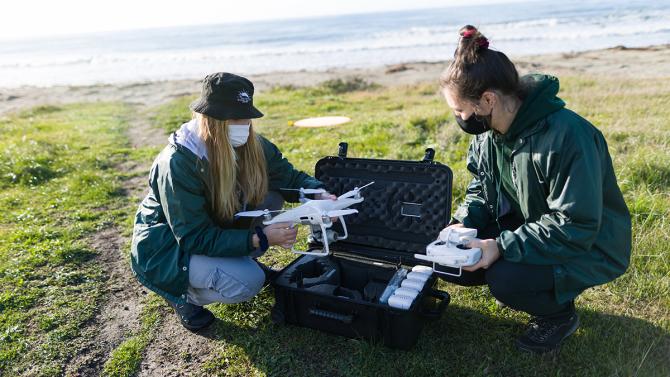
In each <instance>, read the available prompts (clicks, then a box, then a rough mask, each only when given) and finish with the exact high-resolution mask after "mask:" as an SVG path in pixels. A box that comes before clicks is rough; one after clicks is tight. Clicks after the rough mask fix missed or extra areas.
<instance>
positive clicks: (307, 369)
mask: <svg viewBox="0 0 670 377" xmlns="http://www.w3.org/2000/svg"><path fill="white" fill-rule="evenodd" d="M669 84H670V80H668V79H653V80H623V79H601V78H599V79H597V80H596V79H593V78H584V77H567V78H564V79H562V87H563V88H562V91H561V93H560V95H561V97H562V98H563V99H565V100H566V102H567V103H568V107H569V108H571V109H573V110H575V111H577V112H578V113H580V114H581V115H583V116H584V117H586V118H587V119H589V120H590V121H591V122H592V123H594V124H595V125H596V126H597V127H598V128H600V129H601V130H602V131H603V133H604V134H605V136H606V139H607V140H608V143H609V148H610V151H611V153H612V158H613V161H614V166H615V169H616V172H617V176H618V179H619V183H620V186H621V188H622V191H623V193H624V195H625V198H626V201H627V203H628V205H629V207H630V210H631V214H632V218H633V235H634V249H633V256H632V260H631V266H630V268H629V270H628V272H627V273H626V274H625V275H624V276H622V277H621V278H619V279H617V280H615V281H614V282H612V283H609V284H606V285H604V286H601V287H596V288H594V289H590V290H588V291H587V292H585V293H584V294H582V295H581V296H580V298H579V299H578V302H577V305H578V310H579V312H580V315H581V317H582V323H583V324H582V327H581V328H580V329H579V330H578V332H577V333H576V334H575V336H573V337H572V338H570V339H569V340H568V341H567V342H566V344H565V345H564V347H563V349H562V351H561V353H560V355H559V356H558V357H536V356H532V355H525V354H521V353H519V352H518V351H516V349H515V348H514V346H513V339H514V337H515V336H517V335H518V334H519V333H520V332H521V331H522V330H523V328H524V325H525V321H526V320H527V319H528V317H527V316H526V315H524V314H521V313H516V312H513V311H510V310H507V309H498V308H497V307H496V306H495V304H494V300H493V297H492V296H491V295H490V293H489V292H488V289H486V288H464V287H456V286H453V285H448V284H444V283H442V284H441V287H442V288H444V289H446V290H448V291H449V292H451V293H452V297H453V304H452V305H451V307H450V308H449V309H447V312H446V314H445V316H444V317H443V318H442V319H440V320H439V321H437V322H434V323H431V324H429V325H428V326H427V327H426V328H425V329H424V332H423V335H422V337H421V338H420V340H419V344H418V345H417V347H416V349H414V350H412V351H410V352H401V351H393V350H389V349H386V348H385V347H383V346H381V345H378V344H374V343H373V344H370V343H368V342H363V341H357V340H348V339H343V338H339V337H334V336H329V335H326V334H323V333H320V332H318V331H313V330H308V329H302V328H295V327H284V326H275V325H271V324H270V323H269V322H270V319H269V310H270V308H271V306H272V297H271V294H270V292H265V293H263V294H261V295H260V296H259V297H257V298H256V299H254V300H253V301H252V302H250V303H244V304H239V305H213V309H214V311H215V313H216V314H217V316H218V317H219V318H221V319H222V320H221V322H218V323H217V325H216V326H217V332H218V334H219V336H218V341H219V342H220V346H219V352H218V354H217V356H216V357H215V358H213V359H212V360H210V361H209V362H208V364H207V366H206V367H207V369H206V373H207V374H213V375H221V376H254V375H261V376H262V375H305V376H310V375H332V376H345V375H346V376H372V375H387V376H403V375H464V376H471V375H556V376H559V375H592V376H599V375H645V376H647V375H650V376H654V375H658V376H664V375H668V374H669V373H670V363H668V361H667V360H668V359H667V356H668V355H669V354H670V323H669V320H668V318H670V267H669V266H670V224H668V218H670V188H669V183H670V180H669V178H668V172H670V145H669V144H670V85H669ZM191 100H192V97H185V98H181V99H177V100H175V101H173V102H171V103H168V104H165V105H164V106H162V107H160V108H158V109H156V113H157V114H159V115H158V117H157V118H155V119H156V120H158V119H160V118H161V117H164V118H165V119H181V120H184V119H186V120H187V119H190V113H189V112H188V110H187V107H186V106H187V104H188V102H189V101H191ZM256 105H257V107H259V108H260V109H261V111H263V112H264V113H265V114H266V116H265V117H264V118H261V119H258V120H255V121H254V125H255V127H256V128H257V129H258V130H260V132H261V133H262V134H264V135H265V136H266V137H268V138H269V139H270V140H272V141H273V142H275V143H276V144H277V145H278V146H279V147H280V148H281V150H282V151H283V152H284V154H285V155H286V156H287V157H288V158H289V160H290V161H291V162H293V163H294V164H295V165H296V166H297V167H299V168H300V169H303V170H306V171H308V172H312V171H313V166H314V163H315V162H316V161H317V160H318V159H319V158H321V157H323V156H325V155H333V154H335V153H336V152H337V144H338V143H339V142H340V141H347V142H349V154H350V155H351V156H355V157H374V158H389V159H410V160H418V159H420V158H421V157H422V156H423V151H424V149H425V148H426V147H432V148H435V150H436V152H437V153H436V159H437V160H438V161H441V162H443V163H445V164H448V165H449V166H450V167H451V168H452V169H453V170H454V185H455V186H454V203H457V202H458V201H459V200H460V198H462V196H463V192H464V190H465V187H466V185H467V183H468V181H469V179H470V177H469V174H468V173H467V172H466V170H465V155H466V152H467V145H468V143H469V140H470V138H469V137H468V136H467V135H465V134H463V133H462V132H461V131H460V130H459V129H458V126H457V125H456V124H455V121H454V118H453V116H452V115H451V114H450V113H449V110H448V108H447V106H446V104H445V103H444V100H443V99H442V98H441V97H440V96H439V95H438V93H437V88H436V87H435V86H434V85H430V84H421V85H414V86H398V87H391V88H379V87H372V88H369V87H364V88H360V89H358V88H354V89H353V90H341V91H339V90H329V89H328V88H324V86H323V85H322V86H318V87H311V88H295V87H290V86H289V87H277V88H274V89H272V90H268V91H266V92H263V93H259V94H258V95H257V97H256ZM330 115H345V116H349V117H351V118H352V122H351V123H349V124H346V125H343V126H340V127H336V128H320V129H301V128H296V127H292V124H293V122H294V121H296V120H298V119H301V118H305V117H311V116H330ZM178 123H179V122H176V123H170V124H168V123H160V122H159V123H158V124H157V125H158V126H161V127H163V128H164V129H166V130H168V131H169V130H174V129H175V128H176V127H178V126H179V124H178ZM305 236H306V231H305V230H304V229H303V230H301V232H300V236H299V237H303V239H304V237H305ZM293 259H294V256H293V255H291V254H290V253H288V252H286V251H283V250H273V251H271V252H269V253H268V254H266V256H264V257H263V260H264V261H265V262H266V263H268V264H272V265H275V266H283V265H286V264H287V263H289V262H290V261H291V260H293Z"/></svg>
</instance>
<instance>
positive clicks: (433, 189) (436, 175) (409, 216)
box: [315, 143, 453, 264]
mask: <svg viewBox="0 0 670 377" xmlns="http://www.w3.org/2000/svg"><path fill="white" fill-rule="evenodd" d="M342 144H343V145H342ZM342 144H341V145H340V153H339V156H338V157H333V156H331V157H326V158H323V159H321V160H319V161H318V162H317V164H316V167H315V170H316V171H315V177H316V178H317V179H319V180H320V181H321V182H323V183H324V185H325V186H326V189H327V190H328V191H329V192H331V193H333V194H341V193H344V192H347V191H349V190H353V189H354V188H355V187H361V186H363V185H365V184H367V183H370V182H372V181H374V182H375V183H374V184H373V185H371V186H369V187H366V188H365V189H363V190H361V196H362V197H363V198H365V200H364V201H363V202H362V203H359V204H355V205H353V206H352V207H351V208H355V209H358V211H359V213H357V214H353V215H348V216H345V217H344V220H345V222H346V225H347V229H348V232H349V237H348V238H347V239H346V240H341V241H337V242H334V243H333V244H331V245H330V247H331V249H333V250H334V251H335V252H338V251H339V252H345V253H347V254H360V255H363V256H366V257H372V258H376V259H384V260H388V261H391V262H393V263H403V264H418V263H422V264H423V263H425V262H423V261H418V260H416V259H415V258H414V257H413V254H415V253H421V254H424V253H425V250H426V245H428V244H429V243H430V242H432V241H434V240H435V239H436V238H437V236H438V235H439V232H440V231H441V230H442V229H444V227H446V226H447V224H448V223H449V219H450V214H451V189H452V177H453V175H452V171H451V169H449V167H448V166H446V165H443V164H441V163H438V162H434V161H433V160H432V157H433V155H434V151H433V150H432V149H428V150H426V157H425V158H424V160H423V161H398V160H379V159H363V158H347V157H346V144H345V143H342ZM343 151H344V152H343ZM333 228H334V229H335V230H336V231H338V233H340V234H342V228H341V225H340V224H338V223H336V224H334V225H333Z"/></svg>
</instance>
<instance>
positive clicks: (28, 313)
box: [0, 104, 131, 376]
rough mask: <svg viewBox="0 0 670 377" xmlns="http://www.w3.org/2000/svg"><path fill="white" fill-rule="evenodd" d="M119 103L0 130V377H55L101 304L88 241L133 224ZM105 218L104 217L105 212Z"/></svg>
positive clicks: (46, 109) (25, 116)
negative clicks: (125, 189) (123, 177)
mask: <svg viewBox="0 0 670 377" xmlns="http://www.w3.org/2000/svg"><path fill="white" fill-rule="evenodd" d="M128 110H129V109H128V108H127V107H125V106H123V105H120V104H80V105H68V106H63V107H55V106H40V107H37V108H33V109H31V110H27V111H24V112H22V113H19V114H14V115H10V116H8V117H3V118H2V119H1V120H0V130H1V131H2V133H3V138H2V140H0V150H2V151H3V152H2V154H1V155H0V188H1V190H0V208H1V209H2V210H1V211H0V287H1V288H2V293H0V374H2V375H36V376H50V375H53V376H56V375H61V374H63V372H64V368H65V366H66V365H67V360H69V358H71V357H72V356H73V355H74V353H75V352H76V351H77V345H78V344H80V341H81V340H82V339H81V334H82V333H81V331H82V328H83V326H84V325H85V324H86V323H87V321H89V320H90V319H91V318H93V316H94V314H95V310H96V307H97V305H98V303H99V302H100V299H101V298H102V295H103V292H102V287H103V280H104V271H102V270H101V268H100V266H99V265H97V264H96V263H94V262H93V258H95V256H96V253H95V251H94V250H91V249H90V248H89V246H88V244H87V243H86V242H85V239H86V237H87V236H88V235H90V234H91V233H92V232H94V231H96V230H98V229H101V228H103V227H105V226H108V225H110V224H117V223H120V222H124V221H125V220H126V218H127V211H128V210H127V208H126V207H125V206H126V205H128V203H127V199H126V198H125V197H124V196H123V195H121V191H120V189H121V182H120V179H119V174H118V172H117V171H115V170H114V169H112V167H113V166H114V165H115V164H119V163H121V162H123V161H124V160H125V159H126V158H127V157H128V155H129V154H130V153H131V152H130V151H129V149H128V148H127V138H126V136H125V134H124V129H125V127H126V119H124V118H123V115H124V114H127V113H128ZM103 209H105V210H103Z"/></svg>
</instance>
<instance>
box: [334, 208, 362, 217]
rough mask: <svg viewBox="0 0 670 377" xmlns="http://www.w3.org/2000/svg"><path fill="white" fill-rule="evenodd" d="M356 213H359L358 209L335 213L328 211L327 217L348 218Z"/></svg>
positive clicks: (341, 210) (340, 210)
mask: <svg viewBox="0 0 670 377" xmlns="http://www.w3.org/2000/svg"><path fill="white" fill-rule="evenodd" d="M354 213H358V210H357V209H336V210H334V211H328V212H327V213H326V215H327V216H328V217H340V216H346V215H352V214H354Z"/></svg>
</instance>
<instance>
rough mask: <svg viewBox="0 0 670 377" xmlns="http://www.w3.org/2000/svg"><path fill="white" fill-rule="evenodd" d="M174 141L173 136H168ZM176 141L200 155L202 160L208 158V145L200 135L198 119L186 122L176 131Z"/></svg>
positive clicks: (169, 139)
mask: <svg viewBox="0 0 670 377" xmlns="http://www.w3.org/2000/svg"><path fill="white" fill-rule="evenodd" d="M168 141H170V142H172V136H171V137H170V138H168ZM174 142H175V143H176V144H179V145H181V146H183V147H185V148H187V149H188V150H190V151H191V152H193V154H194V155H196V156H198V158H200V159H201V160H206V159H207V146H206V145H205V143H204V141H203V140H202V139H201V138H200V137H199V136H198V121H197V120H196V119H192V120H191V121H190V122H187V123H184V124H182V125H181V127H179V129H178V130H177V131H175V133H174Z"/></svg>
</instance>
